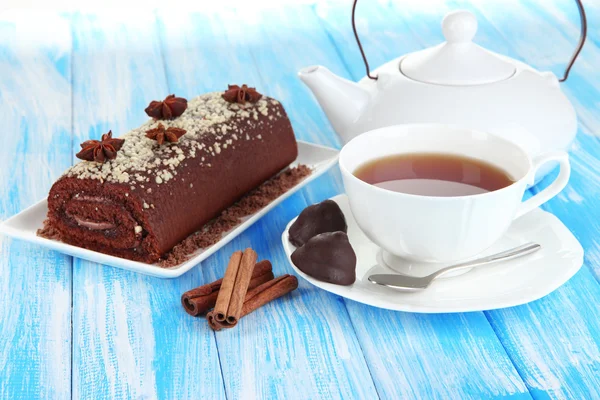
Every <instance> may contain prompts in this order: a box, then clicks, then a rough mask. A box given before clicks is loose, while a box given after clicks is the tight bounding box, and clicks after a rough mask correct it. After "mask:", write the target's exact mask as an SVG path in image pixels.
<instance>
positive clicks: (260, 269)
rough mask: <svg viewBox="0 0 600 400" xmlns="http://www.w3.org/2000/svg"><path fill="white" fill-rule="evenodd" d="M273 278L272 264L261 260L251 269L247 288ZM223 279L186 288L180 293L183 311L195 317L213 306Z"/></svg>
mask: <svg viewBox="0 0 600 400" xmlns="http://www.w3.org/2000/svg"><path fill="white" fill-rule="evenodd" d="M271 279H273V266H272V265H271V262H270V261H269V260H262V261H260V262H258V263H257V264H256V266H255V267H254V271H252V279H251V280H250V284H249V285H248V290H250V289H253V288H255V287H257V286H258V285H261V284H263V283H265V282H268V281H270V280H271ZM222 282H223V279H219V280H216V281H214V282H211V283H208V284H206V285H203V286H200V287H197V288H195V289H192V290H188V291H187V292H185V293H184V294H183V295H181V305H183V308H184V309H185V311H186V312H187V313H188V314H190V315H192V316H194V317H197V316H199V315H201V314H204V313H206V312H207V311H208V310H210V309H211V308H213V307H214V306H215V304H216V302H217V296H218V294H219V290H220V289H221V284H222Z"/></svg>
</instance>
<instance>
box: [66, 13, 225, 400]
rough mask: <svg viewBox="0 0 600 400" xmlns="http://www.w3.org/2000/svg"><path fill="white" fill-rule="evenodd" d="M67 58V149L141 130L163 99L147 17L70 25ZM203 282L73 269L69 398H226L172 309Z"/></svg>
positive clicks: (203, 345) (206, 337) (207, 335)
mask: <svg viewBox="0 0 600 400" xmlns="http://www.w3.org/2000/svg"><path fill="white" fill-rule="evenodd" d="M74 54H75V58H74V61H73V68H74V82H73V88H74V121H75V128H76V129H75V132H76V137H75V140H74V147H77V146H78V143H80V142H81V141H83V140H85V139H87V138H89V137H94V138H95V137H99V136H100V135H101V134H102V133H104V132H106V131H108V130H109V129H112V130H113V132H114V133H115V135H117V136H118V135H121V134H123V133H125V132H126V131H127V130H129V129H131V128H133V127H135V126H137V125H139V124H140V123H142V122H143V121H145V120H146V119H147V116H146V115H145V113H144V108H145V107H146V106H147V104H148V103H149V102H150V100H153V99H162V98H164V97H165V96H166V95H167V94H168V92H169V90H168V89H169V88H168V87H167V82H166V79H165V72H164V67H163V60H162V54H161V51H160V46H159V40H158V33H157V30H156V18H155V15H154V14H152V13H140V12H138V11H136V13H135V16H132V15H128V14H127V13H126V12H125V13H123V14H115V13H110V14H107V15H102V14H97V15H86V14H79V15H77V17H76V18H75V20H74ZM200 277H201V272H200V271H199V270H198V269H195V270H193V271H191V272H190V273H188V274H186V275H185V276H183V277H181V278H179V279H174V280H162V279H157V278H151V277H146V276H142V275H138V274H134V273H130V272H125V271H121V270H118V269H114V268H111V267H106V266H102V265H98V264H94V263H91V262H87V261H83V260H79V259H77V260H75V265H74V274H73V307H74V308H73V330H74V334H73V335H74V336H73V347H74V349H73V398H98V399H99V398H189V399H192V398H210V399H219V398H224V397H225V396H224V391H223V383H222V378H221V372H220V367H219V360H218V357H217V349H216V346H215V341H214V337H213V335H212V332H210V331H209V329H208V327H207V326H206V324H204V323H199V322H200V321H199V320H196V319H193V318H189V317H188V316H187V314H185V312H184V311H183V310H182V309H181V305H180V300H179V299H180V296H181V293H183V292H184V291H185V290H188V289H190V288H192V287H195V286H197V285H198V284H199V283H200V282H201V281H202V280H201V278H200Z"/></svg>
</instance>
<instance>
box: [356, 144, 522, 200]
mask: <svg viewBox="0 0 600 400" xmlns="http://www.w3.org/2000/svg"><path fill="white" fill-rule="evenodd" d="M354 175H355V176H356V177H357V178H358V179H360V180H362V181H365V182H367V183H370V184H372V185H375V186H378V187H381V188H384V189H388V190H392V191H394V192H401V193H409V194H417V195H422V196H438V197H449V196H468V195H473V194H479V193H485V192H491V191H494V190H498V189H502V188H504V187H507V186H509V185H511V184H512V183H514V180H513V179H512V178H511V176H510V175H509V174H508V173H507V172H505V171H503V170H502V169H500V168H498V167H496V166H494V165H492V164H488V163H486V162H485V161H481V160H477V159H474V158H468V157H463V156H456V155H451V154H438V153H410V154H397V155H392V156H387V157H382V158H378V159H375V160H372V161H369V162H367V163H365V164H363V165H361V166H359V167H358V168H357V169H356V170H355V171H354Z"/></svg>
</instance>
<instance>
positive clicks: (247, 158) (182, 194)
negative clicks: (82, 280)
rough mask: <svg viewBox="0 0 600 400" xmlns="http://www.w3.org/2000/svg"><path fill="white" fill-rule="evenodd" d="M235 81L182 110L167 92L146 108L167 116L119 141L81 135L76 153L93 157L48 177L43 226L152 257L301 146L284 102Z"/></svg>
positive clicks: (69, 237) (83, 241) (89, 243)
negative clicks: (234, 84) (84, 138)
mask: <svg viewBox="0 0 600 400" xmlns="http://www.w3.org/2000/svg"><path fill="white" fill-rule="evenodd" d="M231 89H232V88H231V87H230V90H229V91H227V92H226V93H225V94H223V93H222V92H215V93H208V94H205V95H202V96H199V97H196V98H195V99H192V100H191V101H189V102H188V103H187V109H186V108H185V104H184V102H185V100H184V99H180V100H182V102H180V103H178V102H177V101H176V100H177V99H178V98H173V97H171V96H170V97H168V98H167V99H165V101H164V104H163V102H152V103H151V104H150V106H149V107H148V109H146V112H147V113H148V114H149V115H151V116H153V117H154V118H165V117H166V118H171V119H159V120H157V119H152V120H150V121H148V122H146V123H144V124H143V125H142V126H140V127H139V128H136V129H133V130H132V131H130V132H128V133H126V134H125V135H123V136H121V137H120V139H122V140H124V142H122V141H119V140H118V139H117V140H115V139H112V138H110V137H109V136H106V137H105V138H103V139H106V140H103V141H101V142H100V141H88V142H85V143H83V144H82V147H83V150H82V152H81V153H79V155H78V156H80V157H82V158H85V159H87V160H92V161H83V162H80V163H78V164H76V165H74V166H73V167H71V168H70V169H68V170H67V171H66V172H65V174H64V175H63V176H62V177H61V178H60V179H59V180H58V181H57V182H56V183H55V184H54V185H53V186H52V188H51V190H50V194H49V195H48V220H47V226H48V228H49V229H51V230H52V231H53V232H55V233H58V235H59V236H60V239H61V240H63V241H65V242H68V243H71V244H74V245H76V246H80V247H85V248H89V249H92V250H96V251H100V252H103V253H107V254H112V255H116V256H119V257H123V258H128V259H132V260H139V261H144V262H149V263H152V262H156V261H157V260H158V259H159V258H160V257H161V256H162V255H164V254H165V253H166V252H168V251H169V250H170V249H171V248H173V246H175V245H176V244H177V243H179V242H180V241H181V240H183V239H185V238H186V237H187V236H188V235H190V234H192V233H193V232H195V231H197V230H199V229H200V228H201V227H202V226H203V225H204V224H206V223H207V222H208V221H209V220H211V219H212V218H214V217H215V216H217V215H218V214H219V213H220V212H221V211H222V210H223V209H225V208H227V207H229V206H230V205H232V204H233V203H234V202H236V201H237V200H238V199H240V198H241V197H242V196H243V195H244V194H245V193H247V192H248V191H250V190H252V189H254V188H256V187H257V186H259V185H260V184H261V183H263V182H265V181H266V180H267V179H269V178H270V177H272V176H273V175H275V174H277V173H278V172H279V171H281V170H282V169H284V168H285V167H286V166H288V165H289V164H290V163H291V162H293V161H294V160H295V159H296V156H297V153H298V149H297V144H296V139H295V137H294V133H293V130H292V126H291V124H290V121H289V119H288V117H287V115H286V113H285V110H284V109H283V107H282V105H281V104H280V103H279V102H278V101H277V100H275V99H272V98H269V97H266V96H261V95H260V94H257V93H256V92H249V93H248V92H246V91H242V92H240V91H237V92H236V91H235V87H234V89H233V90H231ZM244 96H246V97H244ZM165 104H166V105H165ZM169 105H170V106H171V107H170V108H169ZM182 110H185V111H182ZM177 114H180V115H179V116H177V117H176V118H173V117H175V116H176V115H177ZM115 152H116V157H115ZM111 158H114V159H111ZM94 160H96V161H94Z"/></svg>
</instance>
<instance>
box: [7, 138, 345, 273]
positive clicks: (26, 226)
mask: <svg viewBox="0 0 600 400" xmlns="http://www.w3.org/2000/svg"><path fill="white" fill-rule="evenodd" d="M338 155H339V152H338V151H337V150H335V149H332V148H329V147H324V146H319V145H316V144H312V143H306V142H302V141H300V140H298V157H297V158H296V161H294V162H293V163H292V166H295V165H298V164H304V165H306V166H308V167H309V168H310V169H312V173H311V174H310V175H309V176H308V177H307V178H306V179H304V180H303V181H302V182H300V183H299V184H297V185H296V186H294V187H293V188H291V189H290V190H288V191H287V192H285V193H284V194H282V195H281V196H279V197H278V198H277V199H275V200H274V201H272V202H271V203H269V204H268V205H267V206H266V207H265V208H263V209H261V210H259V211H257V212H256V213H254V214H252V215H250V216H248V217H245V218H244V219H243V220H242V222H241V223H240V224H239V225H238V226H236V227H235V228H233V229H232V230H230V231H229V232H227V233H225V234H224V235H223V237H222V238H221V240H220V241H219V242H217V243H215V244H214V245H212V246H210V247H208V248H206V249H203V250H200V251H198V252H197V253H196V254H194V255H193V256H192V257H191V258H190V259H188V260H187V261H185V262H183V263H181V264H179V265H177V266H175V267H171V268H162V267H160V266H158V265H154V264H146V263H143V262H138V261H132V260H126V259H124V258H119V257H115V256H109V255H107V254H103V253H99V252H97V251H93V250H88V249H84V248H81V247H77V246H72V245H70V244H66V243H63V242H59V241H56V240H50V239H46V238H43V237H40V236H37V234H36V232H37V230H38V229H39V228H41V227H42V225H43V222H44V220H45V219H46V214H47V213H48V203H47V201H46V199H44V200H42V201H40V202H38V203H36V204H34V205H32V206H31V207H29V208H27V209H25V210H23V211H21V212H20V213H18V214H17V215H14V216H12V217H10V218H9V219H7V220H6V221H4V222H3V223H0V233H2V234H4V235H7V236H11V237H14V238H17V239H21V240H25V241H27V242H31V243H35V244H38V245H40V246H44V247H47V248H49V249H52V250H57V251H60V252H62V253H65V254H68V255H71V256H74V257H79V258H83V259H86V260H90V261H94V262H97V263H100V264H105V265H111V266H113V267H117V268H122V269H126V270H129V271H134V272H139V273H142V274H145V275H152V276H157V277H160V278H175V277H178V276H180V275H182V274H184V273H185V272H187V271H189V270H190V269H191V268H193V267H194V266H196V265H198V264H199V263H200V262H201V261H203V260H205V259H206V258H208V257H209V256H210V255H211V254H213V253H214V252H216V251H217V250H219V249H220V248H221V247H223V246H224V245H225V244H227V243H228V242H229V241H230V240H232V239H233V238H234V237H236V236H237V235H239V234H240V233H242V232H243V231H245V230H246V229H247V228H248V227H250V226H251V225H252V224H253V223H255V222H256V221H258V220H259V219H260V218H261V217H262V216H263V215H265V214H266V213H267V212H269V211H270V210H271V209H273V208H274V207H276V206H277V205H278V204H279V203H281V202H282V201H283V200H285V199H286V198H288V197H289V196H291V195H292V194H293V193H294V192H297V191H298V190H300V189H301V188H302V187H304V186H306V185H307V184H308V183H309V182H311V181H312V180H314V179H315V178H317V177H318V176H320V175H322V174H324V173H325V172H326V171H327V170H328V169H329V168H331V167H332V166H333V165H335V163H336V162H337V159H338Z"/></svg>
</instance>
